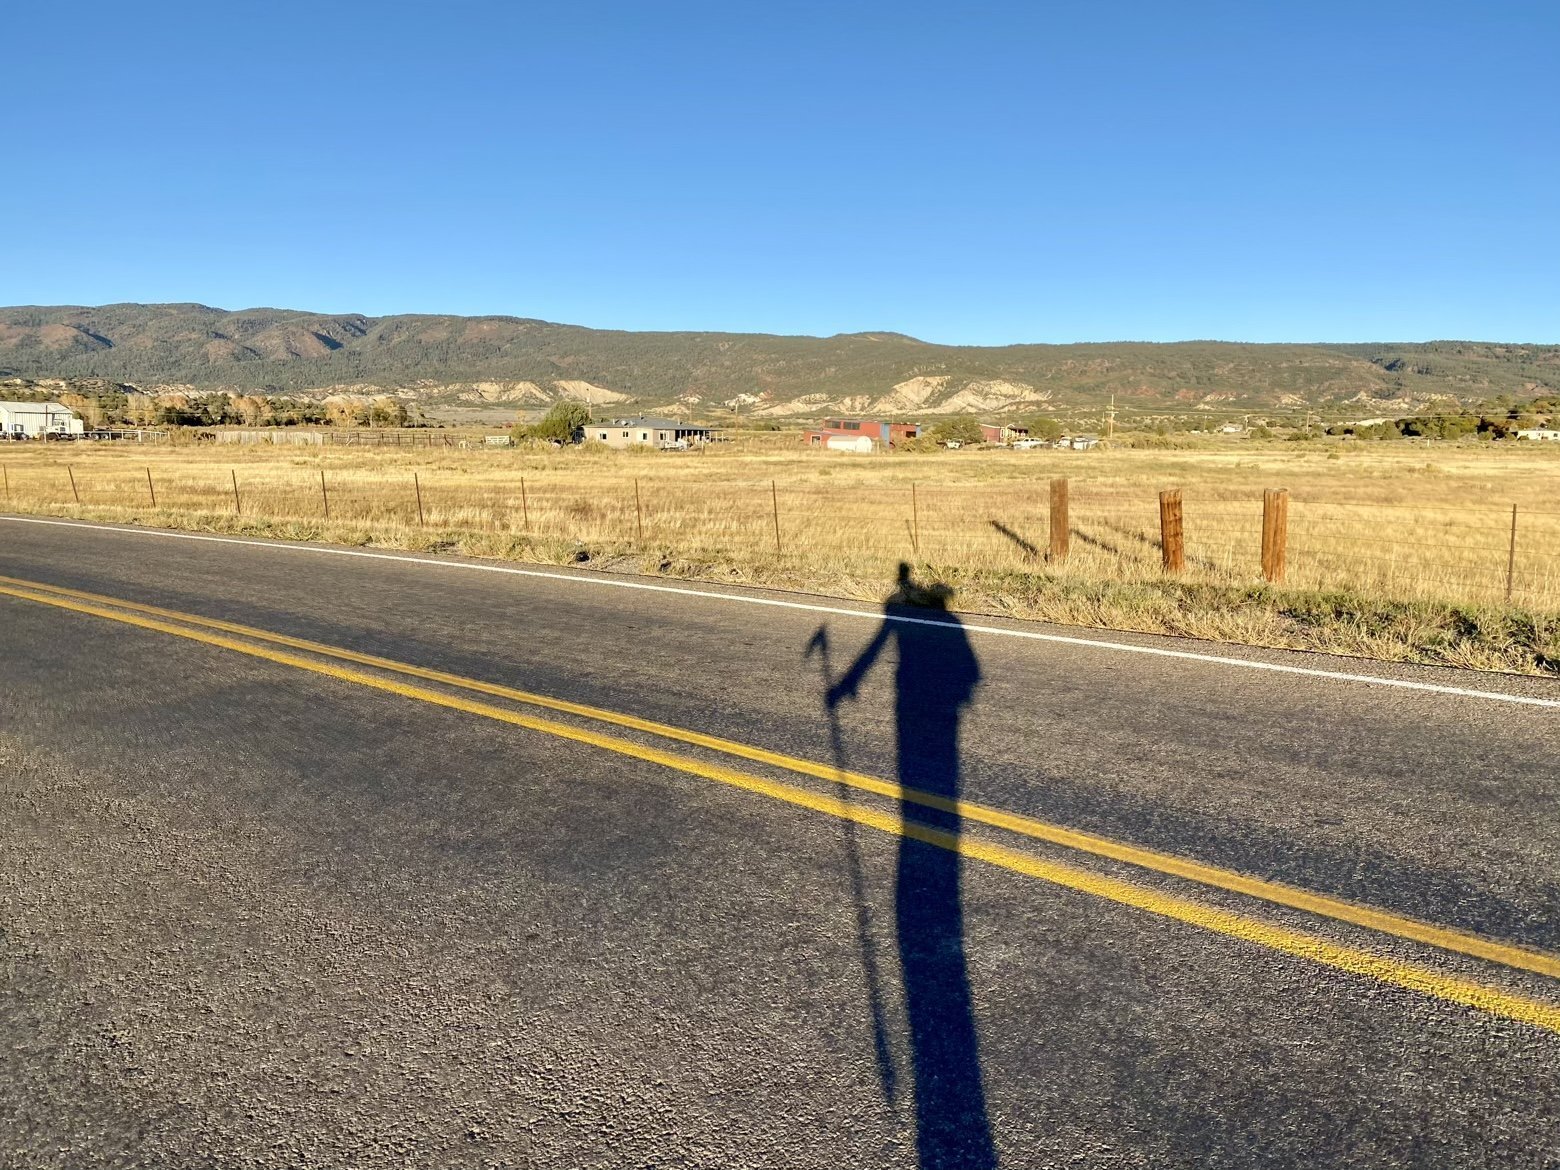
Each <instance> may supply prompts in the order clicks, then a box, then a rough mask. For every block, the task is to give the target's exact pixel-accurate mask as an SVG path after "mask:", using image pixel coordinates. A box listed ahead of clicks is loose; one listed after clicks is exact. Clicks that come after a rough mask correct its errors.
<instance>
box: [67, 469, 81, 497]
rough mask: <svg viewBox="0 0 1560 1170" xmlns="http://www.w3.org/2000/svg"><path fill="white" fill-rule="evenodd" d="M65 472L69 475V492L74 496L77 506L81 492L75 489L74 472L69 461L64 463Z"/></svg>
mask: <svg viewBox="0 0 1560 1170" xmlns="http://www.w3.org/2000/svg"><path fill="white" fill-rule="evenodd" d="M65 474H66V475H68V476H70V494H71V495H72V496H74V497H75V499H76V503H77V505H78V506H79V505H80V503H81V493H80V492H78V491H77V490H76V473H75V472H74V471H72V470H71V467H70V464H69V463H67V464H66V465H65Z"/></svg>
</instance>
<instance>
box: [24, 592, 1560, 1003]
mask: <svg viewBox="0 0 1560 1170" xmlns="http://www.w3.org/2000/svg"><path fill="white" fill-rule="evenodd" d="M0 595H4V596H10V597H15V598H18V599H20V600H23V601H33V602H37V603H39V604H42V605H49V606H54V607H56V608H59V609H65V610H70V611H72V612H75V613H83V614H90V615H92V616H94V617H100V618H105V619H107V620H109V621H114V622H120V623H123V624H125V625H129V626H135V627H138V628H140V629H145V630H154V631H157V632H159V633H164V634H170V635H172V636H173V637H176V638H185V639H188V640H190V641H193V642H199V643H202V644H205V645H208V646H216V647H219V648H221V649H224V650H232V651H234V652H235V653H238V654H246V655H248V656H250V657H252V658H259V659H262V660H264V661H267V662H272V663H276V664H278V665H281V666H291V667H294V668H296V669H299V670H305V671H309V672H311V673H313V674H318V675H323V676H325V677H327V678H332V679H336V680H338V681H341V682H347V683H354V684H356V685H358V686H363V687H369V688H371V689H373V690H378V691H385V692H388V693H389V694H393V695H399V696H402V697H404V698H408V699H417V700H420V701H422V702H425V703H430V704H432V705H434V706H438V707H445V708H448V709H450V710H454V711H461V712H465V713H467V714H470V715H477V716H481V717H483V718H486V719H492V720H495V721H497V722H500V723H507V724H510V725H512V726H515V727H523V728H526V729H527V730H530V731H537V732H542V733H544V734H547V735H553V736H557V737H559V738H560V739H568V740H573V741H574V742H576V743H583V744H587V745H589V746H591V747H595V748H599V749H601V750H603V751H609V752H615V753H617V754H619V755H624V756H629V757H632V758H634V759H638V760H644V761H646V762H649V763H653V764H659V765H661V766H662V767H666V768H670V769H673V770H676V771H679V772H685V773H688V774H690V775H694V776H700V777H703V778H705V779H708V780H715V781H718V782H720V783H722V784H727V785H730V786H731V787H733V788H738V789H742V790H745V791H748V792H754V793H758V794H760V795H763V796H768V797H772V798H774V799H776V800H780V801H784V802H786V803H788V804H793V805H798V806H800V807H802V808H807V809H811V810H813V811H816V812H821V813H827V814H828V815H830V816H834V817H839V818H841V819H842V820H850V821H855V822H856V823H857V824H861V825H865V826H868V827H869V828H873V829H878V830H880V831H882V832H884V833H889V834H893V835H898V836H906V837H910V838H913V839H915V840H919V841H924V842H926V843H928V844H931V845H935V846H937V847H939V848H943V849H948V850H950V851H953V852H956V853H959V854H961V855H963V856H965V857H969V858H972V859H975V860H978V861H985V862H987V863H989V864H992V865H996V866H1000V867H1002V868H1004V869H1007V870H1011V871H1013V872H1015V873H1020V874H1024V875H1026V876H1029V877H1034V878H1039V879H1040V880H1042V881H1047V882H1051V883H1053V884H1055V885H1059V886H1063V887H1065V888H1067V889H1072V890H1077V891H1079V892H1081V893H1086V894H1091V895H1093V896H1095V897H1098V898H1104V899H1107V900H1109V901H1112V902H1116V903H1119V904H1120V905H1124V906H1131V907H1134V908H1136V909H1139V910H1144V911H1147V912H1148V913H1151V914H1157V915H1160V916H1163V917H1166V918H1171V919H1174V920H1176V921H1179V922H1184V923H1187V924H1189V925H1192V926H1198V927H1201V928H1202V929H1204V930H1208V931H1212V932H1213V933H1216V934H1221V935H1224V936H1226V937H1229V938H1235V939H1240V940H1242V941H1244V942H1249V943H1254V944H1256V945H1258V946H1263V947H1267V948H1269V949H1271V950H1275V951H1279V952H1281V953H1283V954H1287V955H1292V956H1295V957H1296V958H1301V959H1306V960H1309V961H1311V962H1315V963H1321V964H1324V965H1326V966H1329V967H1333V968H1335V969H1337V970H1341V971H1347V972H1350V973H1352V974H1356V975H1362V976H1366V977H1368V978H1372V979H1376V980H1379V981H1381V982H1383V983H1388V984H1392V985H1394V986H1397V987H1402V988H1405V989H1407V990H1410V991H1414V992H1418V993H1420V994H1423V995H1427V996H1431V997H1434V998H1437V999H1441V1000H1444V1001H1446V1002H1449V1003H1456V1004H1462V1005H1464V1006H1467V1007H1472V1008H1477V1009H1479V1010H1481V1011H1485V1012H1488V1013H1490V1014H1492V1015H1497V1016H1503V1017H1505V1018H1507V1019H1511V1020H1517V1021H1521V1022H1523V1023H1526V1024H1531V1025H1533V1026H1534V1027H1537V1028H1542V1029H1544V1030H1546V1031H1549V1032H1553V1033H1556V1034H1560V1007H1557V1006H1555V1005H1553V1004H1548V1003H1544V1002H1543V1001H1541V1000H1536V999H1531V998H1529V997H1527V996H1524V995H1519V994H1516V993H1513V992H1510V991H1506V990H1504V989H1502V988H1497V987H1491V986H1488V985H1486V984H1482V983H1476V982H1474V981H1472V980H1469V979H1463V978H1460V977H1458V976H1453V975H1448V974H1444V973H1442V972H1439V971H1435V970H1432V969H1430V968H1428V967H1422V966H1419V965H1417V964H1413V963H1406V962H1403V961H1401V960H1398V959H1394V958H1391V957H1389V956H1386V955H1378V954H1375V953H1373V952H1370V951H1366V950H1361V949H1359V948H1357V947H1350V946H1344V945H1341V944H1339V943H1335V942H1332V941H1331V940H1329V939H1324V938H1320V937H1318V936H1315V935H1311V934H1307V933H1305V932H1303V931H1298V930H1291V929H1288V928H1286V927H1280V926H1274V925H1272V924H1270V923H1266V922H1262V921H1259V920H1257V919H1253V918H1247V917H1245V916H1244V915H1240V914H1236V913H1233V912H1231V911H1228V910H1221V909H1218V908H1215V907H1210V906H1205V905H1202V904H1201V903H1198V902H1194V901H1191V900H1190V899H1187V898H1181V897H1177V896H1174V895H1171V894H1165V893H1161V892H1159V891H1157V890H1152V889H1146V888H1144V887H1141V886H1136V885H1133V884H1132V883H1130V882H1125V881H1122V880H1120V879H1119V878H1112V877H1106V876H1103V875H1100V874H1096V873H1091V872H1089V871H1087V870H1083V869H1078V868H1076V867H1074V866H1071V865H1067V864H1064V863H1062V862H1058V861H1049V860H1046V859H1044V858H1040V857H1034V856H1031V855H1029V854H1026V853H1021V852H1019V851H1018V850H1015V849H1009V848H1006V847H1004V846H1001V845H994V844H990V843H987V842H983V841H976V840H973V839H971V838H968V837H963V836H957V835H954V834H950V833H945V832H941V831H939V830H936V829H931V828H928V827H926V826H923V825H917V824H915V823H914V822H903V821H901V820H900V819H899V818H898V817H895V816H893V815H891V814H889V813H884V812H879V811H877V810H875V809H869V808H863V807H860V806H857V805H854V804H849V803H847V802H845V801H843V800H839V799H837V798H835V797H832V796H826V795H823V794H821V793H816V792H810V791H808V790H806V789H803V788H797V787H795V786H794V785H791V784H785V783H782V782H779V781H774V780H766V779H764V778H762V777H759V776H753V775H749V774H747V773H745V772H739V771H737V770H736V769H734V768H727V767H724V766H723V765H720V764H711V763H707V762H705V761H702V760H696V759H691V758H688V757H684V756H679V755H674V754H673V753H671V752H668V751H663V750H662V749H660V748H654V747H647V746H645V745H643V744H638V743H634V742H632V741H630V740H626V739H620V738H618V737H617V736H613V735H605V734H603V733H601V732H597V731H591V730H589V729H586V728H580V727H573V726H570V725H568V724H564V723H558V722H555V721H553V720H551V719H542V718H539V717H537V716H533V715H525V714H522V713H520V712H518V711H511V710H508V709H505V708H503V707H495V706H493V705H491V704H489V703H481V702H477V701H476V700H473V699H467V698H464V697H462V696H460V695H450V694H446V693H444V692H442V691H434V690H429V689H428V688H426V687H420V686H414V685H413V684H411V683H404V682H400V681H398V680H396V679H389V678H384V677H381V676H379V675H374V674H366V673H364V672H363V671H360V670H353V669H350V668H348V667H344V666H336V665H333V664H332V663H328V662H318V661H315V660H313V659H309V658H302V657H299V656H298V655H296V654H290V653H287V652H286V651H283V650H272V649H269V648H267V647H264V646H255V645H251V644H249V643H246V642H240V641H237V640H235V639H234V638H230V637H225V636H223V635H221V634H216V633H207V632H205V631H202V630H198V629H189V628H186V627H183V626H179V625H175V624H172V623H170V622H167V621H164V620H161V619H158V618H153V617H142V616H138V615H135V614H131V613H123V612H116V611H115V610H112V609H106V608H104V607H102V606H99V605H95V604H92V603H89V602H84V601H76V600H72V599H70V598H66V597H60V596H51V595H49V594H47V593H41V592H34V591H30V590H27V589H20V588H15V587H13V586H9V585H0Z"/></svg>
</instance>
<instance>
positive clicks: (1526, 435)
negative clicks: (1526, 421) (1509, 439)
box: [1517, 427, 1560, 443]
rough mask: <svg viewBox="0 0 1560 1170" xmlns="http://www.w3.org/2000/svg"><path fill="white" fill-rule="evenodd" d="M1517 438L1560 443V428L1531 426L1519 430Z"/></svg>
mask: <svg viewBox="0 0 1560 1170" xmlns="http://www.w3.org/2000/svg"><path fill="white" fill-rule="evenodd" d="M1517 438H1519V439H1533V440H1537V441H1538V442H1541V443H1560V430H1557V429H1556V428H1554V427H1529V428H1528V429H1527V430H1524V431H1518V432H1517Z"/></svg>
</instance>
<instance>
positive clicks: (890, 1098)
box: [803, 626, 898, 1109]
mask: <svg viewBox="0 0 1560 1170" xmlns="http://www.w3.org/2000/svg"><path fill="white" fill-rule="evenodd" d="M815 652H816V653H817V655H818V660H819V667H820V669H821V670H822V672H823V693H824V695H825V696H827V695H828V694H829V693H830V692H831V691H832V690H833V688H834V667H833V666H832V664H831V663H830V659H829V629H828V627H827V626H819V627H818V629H817V630H816V631H815V632H814V633H813V636H812V639H811V640H810V641H809V642H808V643H807V650H806V652H805V653H804V654H803V657H804V658H811V657H812V656H813V654H814V653H815ZM824 706H825V707H827V708H828V712H829V746H830V748H831V749H832V750H833V753H834V768H835V779H834V786H835V789H836V792H837V794H838V797H839V799H840V801H841V802H842V803H844V804H849V803H850V785H849V784H847V783H846V782H845V737H844V735H842V734H841V732H840V716H839V712H838V711H837V710H836V709H835V705H834V704H833V703H830V702H827V701H826V702H825V704H824ZM842 824H843V826H844V828H843V833H844V838H845V864H846V868H847V869H848V870H849V872H850V891H851V897H852V899H853V901H854V902H855V909H856V934H857V937H858V938H859V940H860V942H861V969H862V973H863V975H864V976H865V977H866V983H867V1003H868V1007H869V1008H870V1010H871V1013H872V1049H873V1052H874V1053H875V1054H876V1056H877V1066H878V1079H879V1080H881V1081H882V1083H883V1097H884V1099H885V1100H886V1101H887V1102H888V1107H889V1108H890V1109H895V1108H896V1107H897V1102H898V1091H897V1088H896V1084H897V1081H898V1073H897V1071H896V1070H895V1068H894V1055H893V1053H892V1052H891V1051H890V1050H889V1047H888V1025H887V1022H886V1020H885V1018H884V1014H883V978H882V975H881V974H880V973H879V969H878V958H877V943H876V941H875V939H874V937H873V933H872V912H871V910H870V909H869V908H868V906H867V894H866V879H865V878H864V877H863V875H862V871H861V847H860V845H859V844H858V843H857V841H856V822H855V821H853V820H850V819H849V818H846V819H845V820H844V821H843V822H842Z"/></svg>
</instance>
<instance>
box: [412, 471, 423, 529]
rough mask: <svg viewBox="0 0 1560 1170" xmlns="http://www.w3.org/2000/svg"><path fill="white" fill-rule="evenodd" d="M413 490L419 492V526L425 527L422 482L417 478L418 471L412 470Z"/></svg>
mask: <svg viewBox="0 0 1560 1170" xmlns="http://www.w3.org/2000/svg"><path fill="white" fill-rule="evenodd" d="M412 491H414V492H416V493H417V527H419V528H422V527H424V526H425V525H424V521H423V506H422V483H421V482H420V481H419V480H418V478H417V473H416V472H415V471H414V472H412Z"/></svg>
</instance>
